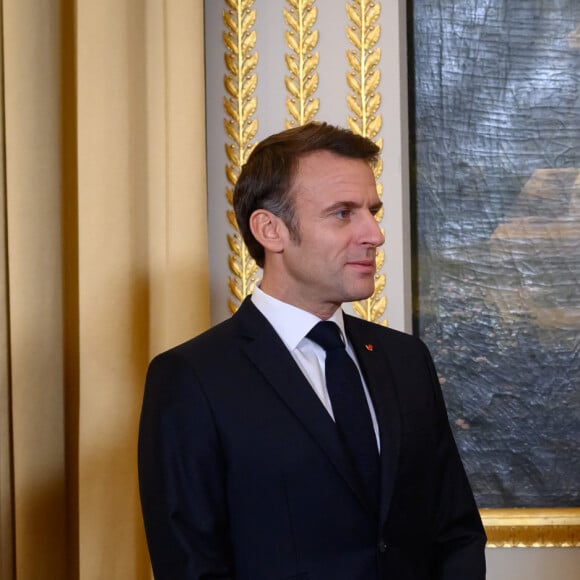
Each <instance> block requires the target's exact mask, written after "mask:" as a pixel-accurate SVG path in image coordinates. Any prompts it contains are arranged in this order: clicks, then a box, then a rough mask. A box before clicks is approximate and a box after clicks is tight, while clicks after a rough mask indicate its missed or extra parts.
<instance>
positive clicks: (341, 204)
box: [324, 200, 383, 214]
mask: <svg viewBox="0 0 580 580" xmlns="http://www.w3.org/2000/svg"><path fill="white" fill-rule="evenodd" d="M362 206H363V204H361V203H355V202H353V201H347V200H345V201H337V202H335V203H333V204H332V205H329V206H328V207H326V208H324V213H328V214H331V213H333V212H335V211H339V210H341V209H356V208H359V207H362ZM382 207H383V202H382V201H378V202H377V203H373V205H371V206H370V207H369V210H370V211H371V212H373V213H377V212H378V211H380V210H381V208H382Z"/></svg>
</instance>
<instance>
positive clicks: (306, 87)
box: [284, 0, 320, 129]
mask: <svg viewBox="0 0 580 580" xmlns="http://www.w3.org/2000/svg"><path fill="white" fill-rule="evenodd" d="M287 4H288V6H289V8H284V21H285V22H286V25H287V26H288V28H287V29H286V31H285V33H284V38H285V39H286V44H287V45H288V48H289V49H290V53H289V54H288V53H287V54H286V55H285V60H286V68H287V69H288V72H289V74H288V75H287V76H286V77H285V78H284V81H285V84H286V90H287V91H288V93H289V96H288V97H286V109H287V110H288V113H289V114H290V117H291V119H290V120H288V119H287V120H286V128H287V129H289V128H291V127H296V126H299V125H303V124H304V123H308V122H309V121H312V120H313V119H314V118H315V117H316V114H317V113H318V109H319V107H320V99H318V98H316V97H314V96H313V95H314V93H315V92H316V89H317V88H318V73H317V72H316V69H317V67H318V60H319V56H318V53H317V52H316V53H315V52H313V51H314V48H315V47H316V45H317V44H318V30H316V29H314V28H313V27H314V24H315V23H316V17H317V9H316V6H315V5H314V0H287Z"/></svg>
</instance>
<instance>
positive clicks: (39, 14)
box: [0, 0, 209, 580]
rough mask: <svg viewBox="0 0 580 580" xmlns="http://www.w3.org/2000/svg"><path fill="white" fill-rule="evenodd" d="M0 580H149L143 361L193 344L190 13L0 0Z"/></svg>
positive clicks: (196, 310)
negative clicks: (140, 443)
mask: <svg viewBox="0 0 580 580" xmlns="http://www.w3.org/2000/svg"><path fill="white" fill-rule="evenodd" d="M1 5H2V15H1V16H2V22H1V42H2V61H1V65H2V71H1V72H2V84H3V86H2V89H3V90H2V91H0V95H2V99H3V100H2V102H0V107H1V111H2V118H3V123H4V125H3V127H2V131H0V147H2V153H3V154H2V155H0V175H1V177H2V179H0V186H1V188H2V203H1V204H0V227H1V228H2V235H1V236H0V244H1V246H0V247H1V252H0V260H1V262H0V282H2V284H1V294H0V300H1V301H2V308H0V360H1V363H2V364H1V366H0V526H1V527H0V577H1V578H2V579H3V580H4V579H6V580H8V579H16V580H44V579H46V580H59V579H77V578H80V579H81V580H89V579H91V580H92V579H107V580H114V579H120V580H121V579H122V580H132V579H141V578H149V577H150V571H149V562H148V557H147V549H146V545H145V539H144V534H143V526H142V520H141V514H140V508H139V499H138V487H137V477H136V437H137V425H138V417H139V408H140V403H141V396H142V388H143V381H144V376H145V370H146V365H147V362H148V360H149V359H150V358H151V356H152V355H153V354H155V353H156V352H159V351H160V350H162V349H164V348H166V347H168V346H170V345H172V344H175V343H177V342H179V341H181V340H184V339H186V338H188V337H189V336H192V335H193V334H196V333H198V332H200V331H201V330H203V329H205V328H207V327H208V326H209V283H208V265H207V231H206V229H207V227H206V186H205V153H204V151H205V120H204V119H205V116H204V99H205V96H204V69H203V62H204V58H203V56H204V55H203V2H202V0H76V1H75V0H3V1H2V4H1Z"/></svg>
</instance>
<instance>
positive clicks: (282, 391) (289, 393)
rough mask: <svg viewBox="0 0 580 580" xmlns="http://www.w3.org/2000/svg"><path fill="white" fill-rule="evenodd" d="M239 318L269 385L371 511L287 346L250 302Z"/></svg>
mask: <svg viewBox="0 0 580 580" xmlns="http://www.w3.org/2000/svg"><path fill="white" fill-rule="evenodd" d="M235 317H236V318H237V319H238V321H239V322H240V328H241V330H242V334H243V335H245V336H246V337H247V338H249V339H250V340H247V341H246V344H245V346H244V350H245V352H246V355H247V356H248V358H249V359H250V361H251V362H252V363H253V364H254V365H255V366H256V368H257V369H258V370H259V371H260V373H261V374H262V375H263V376H264V378H265V379H266V380H267V381H268V383H269V384H270V385H271V386H272V388H274V390H275V391H276V392H277V393H278V395H279V396H280V398H281V399H282V400H283V401H284V403H285V404H286V405H287V406H288V407H289V408H290V410H291V411H292V412H293V413H294V415H295V416H296V417H297V418H298V420H299V421H300V422H301V423H302V425H303V426H304V428H305V429H306V430H307V431H309V433H310V434H311V436H312V438H313V439H314V440H315V441H316V442H317V443H318V445H320V447H321V448H322V450H323V451H324V452H325V453H326V455H327V456H328V457H329V459H330V461H331V462H332V464H333V465H334V466H335V468H336V469H337V471H338V473H339V474H340V475H341V477H343V478H344V479H345V480H346V482H347V483H348V485H349V486H350V487H351V488H352V490H353V491H354V493H355V494H356V495H357V497H358V498H359V500H360V501H361V502H362V503H363V504H364V505H365V507H367V509H370V508H369V505H368V502H367V500H366V498H365V494H364V492H363V490H362V489H361V486H360V482H359V480H358V476H357V475H356V473H355V472H354V471H353V469H352V466H351V464H350V462H349V460H348V458H347V456H346V455H345V453H344V451H343V448H342V445H341V442H340V439H339V437H338V433H337V431H336V426H335V424H334V421H333V420H332V418H331V417H330V415H329V414H328V412H327V411H326V409H325V408H324V405H323V404H322V403H321V402H320V400H319V399H318V397H317V396H316V393H315V392H314V390H313V389H312V387H311V386H310V383H308V381H307V379H306V378H305V377H304V375H303V373H302V371H301V370H300V368H299V367H298V365H297V364H296V362H295V361H294V359H293V358H292V355H291V354H290V353H289V352H288V350H287V349H286V347H285V345H284V343H283V342H282V340H281V339H280V337H279V336H278V335H277V333H276V331H275V330H274V329H273V328H272V326H271V325H270V323H269V322H268V321H267V320H266V318H264V316H263V315H262V314H261V313H260V312H259V310H258V309H257V308H256V307H255V306H254V305H253V304H252V302H251V301H250V300H249V299H246V300H245V301H244V302H243V303H242V305H241V307H240V308H239V310H238V312H237V313H236V315H235Z"/></svg>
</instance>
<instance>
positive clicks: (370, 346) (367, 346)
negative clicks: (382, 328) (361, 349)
mask: <svg viewBox="0 0 580 580" xmlns="http://www.w3.org/2000/svg"><path fill="white" fill-rule="evenodd" d="M365 348H366V349H367V350H368V351H369V352H372V351H373V345H372V344H365Z"/></svg>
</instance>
